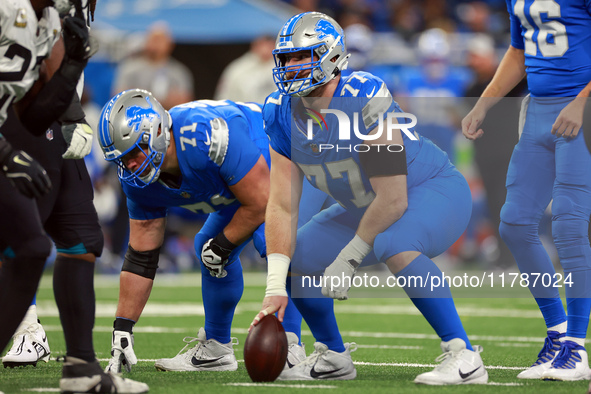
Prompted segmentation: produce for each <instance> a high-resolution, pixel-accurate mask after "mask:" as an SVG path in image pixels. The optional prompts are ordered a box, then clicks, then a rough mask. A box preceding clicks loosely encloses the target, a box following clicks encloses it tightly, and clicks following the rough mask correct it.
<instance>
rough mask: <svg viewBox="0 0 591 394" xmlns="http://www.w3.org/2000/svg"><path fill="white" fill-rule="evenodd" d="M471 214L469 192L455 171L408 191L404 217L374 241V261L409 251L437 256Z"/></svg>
mask: <svg viewBox="0 0 591 394" xmlns="http://www.w3.org/2000/svg"><path fill="white" fill-rule="evenodd" d="M471 214H472V196H471V193H470V188H469V187H468V183H467V182H466V179H465V178H464V177H463V176H462V175H461V174H460V173H459V172H458V171H457V170H453V171H451V172H450V173H449V175H448V176H439V177H437V178H434V179H430V180H429V181H427V182H425V183H423V184H421V185H419V186H416V187H414V188H412V189H411V190H409V192H408V208H407V210H406V212H405V213H404V215H402V217H401V218H400V219H399V220H398V221H397V222H396V223H394V224H393V225H391V226H390V227H389V228H388V229H387V230H386V231H384V232H383V233H381V234H379V235H378V236H377V237H376V240H375V242H374V252H375V254H376V257H377V259H378V260H379V261H382V262H385V261H386V260H387V259H388V258H390V257H392V256H394V255H397V254H399V253H401V252H408V251H416V252H419V253H423V254H425V255H426V256H428V257H435V256H438V255H440V254H441V253H443V252H445V251H446V250H447V249H448V248H449V247H450V246H451V245H452V244H453V243H454V242H455V241H457V239H458V238H459V237H460V236H461V235H462V233H463V232H464V231H465V230H466V226H467V225H468V222H469V221H470V216H471Z"/></svg>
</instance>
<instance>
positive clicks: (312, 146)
mask: <svg viewBox="0 0 591 394" xmlns="http://www.w3.org/2000/svg"><path fill="white" fill-rule="evenodd" d="M310 148H312V152H314V153H318V152H320V151H319V150H318V145H316V144H310Z"/></svg>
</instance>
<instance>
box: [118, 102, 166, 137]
mask: <svg viewBox="0 0 591 394" xmlns="http://www.w3.org/2000/svg"><path fill="white" fill-rule="evenodd" d="M146 101H147V102H148V105H149V107H148V108H145V107H140V106H139V105H132V106H131V107H128V108H127V109H126V110H125V118H126V119H127V126H128V127H131V129H132V131H133V132H135V133H137V132H138V131H140V126H141V124H142V121H143V120H144V119H148V121H149V122H151V121H152V120H154V119H155V118H160V115H159V114H158V112H156V111H155V110H154V107H153V106H152V103H151V102H150V98H149V97H146Z"/></svg>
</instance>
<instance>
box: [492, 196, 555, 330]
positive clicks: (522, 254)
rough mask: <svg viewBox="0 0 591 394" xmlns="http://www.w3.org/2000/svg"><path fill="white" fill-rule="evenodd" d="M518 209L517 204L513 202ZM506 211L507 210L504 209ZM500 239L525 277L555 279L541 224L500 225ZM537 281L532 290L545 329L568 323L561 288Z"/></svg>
mask: <svg viewBox="0 0 591 394" xmlns="http://www.w3.org/2000/svg"><path fill="white" fill-rule="evenodd" d="M511 204H512V205H510V206H513V207H515V206H516V205H514V203H511ZM503 209H507V208H503ZM499 232H500V234H501V238H502V239H503V241H504V242H505V243H506V244H507V246H508V247H509V249H510V250H511V254H513V257H514V258H515V261H516V262H517V266H518V267H519V271H520V272H521V273H522V274H527V275H529V277H530V278H532V277H534V275H537V276H540V279H542V277H544V276H545V277H548V276H549V277H550V278H555V274H556V270H555V269H554V265H553V264H552V260H550V256H548V252H546V249H545V248H544V245H542V242H541V241H540V236H539V233H538V225H537V224H535V225H532V224H529V225H512V224H508V223H505V222H501V224H500V226H499ZM540 279H538V281H537V282H536V286H535V287H534V286H533V281H531V280H530V287H529V290H530V292H531V293H532V295H533V296H534V298H535V300H536V302H537V303H538V306H539V307H540V312H542V316H544V321H545V322H546V327H552V326H555V325H558V324H560V323H562V322H565V321H566V313H565V312H564V307H563V306H562V301H561V299H560V294H559V293H558V288H555V287H548V286H547V285H546V286H544V281H542V280H540Z"/></svg>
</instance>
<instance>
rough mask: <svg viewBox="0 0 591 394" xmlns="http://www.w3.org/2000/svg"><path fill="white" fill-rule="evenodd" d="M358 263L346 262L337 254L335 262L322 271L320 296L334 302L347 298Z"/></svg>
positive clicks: (353, 261) (340, 254)
mask: <svg viewBox="0 0 591 394" xmlns="http://www.w3.org/2000/svg"><path fill="white" fill-rule="evenodd" d="M357 267H359V262H358V261H355V260H353V259H351V260H347V259H346V258H345V257H344V256H342V253H339V255H338V256H337V258H336V259H335V261H333V263H332V264H331V265H329V266H328V267H326V269H325V270H324V277H323V278H322V295H324V296H325V297H330V298H334V299H336V300H346V299H348V298H349V288H350V287H351V282H352V281H353V277H354V276H355V272H357Z"/></svg>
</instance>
